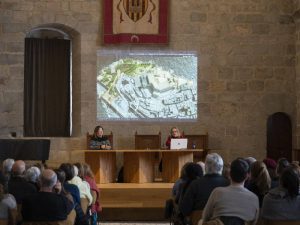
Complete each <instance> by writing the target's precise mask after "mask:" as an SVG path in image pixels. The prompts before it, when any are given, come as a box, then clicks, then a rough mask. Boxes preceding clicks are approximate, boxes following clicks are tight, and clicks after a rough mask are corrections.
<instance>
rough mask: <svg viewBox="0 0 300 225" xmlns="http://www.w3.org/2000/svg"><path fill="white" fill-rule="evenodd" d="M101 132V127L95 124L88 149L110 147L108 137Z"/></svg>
mask: <svg viewBox="0 0 300 225" xmlns="http://www.w3.org/2000/svg"><path fill="white" fill-rule="evenodd" d="M103 134H104V132H103V127H101V126H96V127H95V129H94V134H93V136H92V138H91V140H90V149H111V144H110V142H109V140H108V138H107V137H106V136H104V135H103Z"/></svg>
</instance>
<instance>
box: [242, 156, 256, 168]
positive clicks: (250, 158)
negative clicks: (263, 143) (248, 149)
mask: <svg viewBox="0 0 300 225" xmlns="http://www.w3.org/2000/svg"><path fill="white" fill-rule="evenodd" d="M244 160H245V161H246V162H247V163H248V165H249V166H250V167H251V165H252V163H254V162H256V159H255V158H253V157H251V156H249V157H246V158H245V159H244ZM250 167H249V168H250Z"/></svg>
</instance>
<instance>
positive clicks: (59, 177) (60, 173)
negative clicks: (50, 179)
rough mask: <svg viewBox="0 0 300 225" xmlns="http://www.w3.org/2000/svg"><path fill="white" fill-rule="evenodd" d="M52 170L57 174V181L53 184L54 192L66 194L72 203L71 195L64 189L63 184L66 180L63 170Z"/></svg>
mask: <svg viewBox="0 0 300 225" xmlns="http://www.w3.org/2000/svg"><path fill="white" fill-rule="evenodd" d="M54 172H55V173H56V176H57V182H56V185H55V186H54V192H56V193H57V194H62V195H64V196H66V197H67V198H68V199H69V200H70V201H71V202H73V203H74V200H73V197H72V195H71V194H70V193H69V192H67V191H66V190H65V188H64V185H63V184H64V183H65V180H66V174H65V172H64V171H63V170H61V169H55V170H54Z"/></svg>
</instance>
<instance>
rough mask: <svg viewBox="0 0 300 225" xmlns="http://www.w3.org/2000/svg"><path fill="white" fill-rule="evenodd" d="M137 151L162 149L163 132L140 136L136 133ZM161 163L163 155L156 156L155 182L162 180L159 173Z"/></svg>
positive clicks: (156, 154)
mask: <svg viewBox="0 0 300 225" xmlns="http://www.w3.org/2000/svg"><path fill="white" fill-rule="evenodd" d="M135 149H137V150H138V149H140V150H144V149H161V132H159V133H158V134H138V133H137V131H136V132H135ZM160 161H161V153H158V152H157V153H155V155H154V170H153V171H154V180H155V179H161V172H160V171H159V163H160Z"/></svg>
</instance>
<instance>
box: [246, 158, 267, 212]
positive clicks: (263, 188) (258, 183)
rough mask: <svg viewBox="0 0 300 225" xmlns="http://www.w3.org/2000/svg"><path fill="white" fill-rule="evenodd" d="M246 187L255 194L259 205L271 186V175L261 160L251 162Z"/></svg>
mask: <svg viewBox="0 0 300 225" xmlns="http://www.w3.org/2000/svg"><path fill="white" fill-rule="evenodd" d="M247 188H248V190H249V191H252V192H253V193H254V194H256V195H257V197H258V199H259V206H260V207H261V206H262V201H263V198H264V196H265V195H266V194H267V192H268V191H269V190H270V188H271V177H270V175H269V172H268V169H267V167H266V164H265V163H263V162H261V161H256V162H254V163H252V165H251V170H250V180H249V183H248V185H247Z"/></svg>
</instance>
